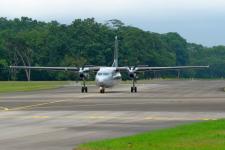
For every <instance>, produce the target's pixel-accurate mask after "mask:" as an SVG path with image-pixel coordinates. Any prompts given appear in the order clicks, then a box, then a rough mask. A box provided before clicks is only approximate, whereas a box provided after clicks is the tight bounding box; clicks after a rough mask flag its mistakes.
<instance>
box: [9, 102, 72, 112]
mask: <svg viewBox="0 0 225 150" xmlns="http://www.w3.org/2000/svg"><path fill="white" fill-rule="evenodd" d="M65 101H71V100H59V101H53V102H46V103H39V104H34V105H27V106H21V107H15V108H9V109H8V110H9V111H15V110H24V109H29V108H33V107H38V106H45V105H50V104H55V103H61V102H65Z"/></svg>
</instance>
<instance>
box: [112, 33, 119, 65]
mask: <svg viewBox="0 0 225 150" xmlns="http://www.w3.org/2000/svg"><path fill="white" fill-rule="evenodd" d="M112 67H118V39H117V36H116V37H115V49H114V61H113V65H112Z"/></svg>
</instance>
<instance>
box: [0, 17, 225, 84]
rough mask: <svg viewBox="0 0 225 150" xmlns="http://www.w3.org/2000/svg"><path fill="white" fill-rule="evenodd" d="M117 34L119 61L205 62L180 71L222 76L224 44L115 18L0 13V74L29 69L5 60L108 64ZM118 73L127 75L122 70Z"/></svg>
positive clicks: (63, 75)
mask: <svg viewBox="0 0 225 150" xmlns="http://www.w3.org/2000/svg"><path fill="white" fill-rule="evenodd" d="M116 35H117V36H118V39H119V65H120V66H136V65H143V64H145V65H148V66H175V65H179V66H180V65H210V69H203V70H188V71H181V72H180V73H181V74H180V75H181V77H191V78H222V77H224V76H225V46H215V47H204V46H202V45H197V44H194V43H188V42H187V41H186V40H185V39H184V38H182V37H181V36H180V35H179V34H178V33H166V34H158V33H154V32H150V31H143V30H141V29H139V28H136V27H132V26H126V25H125V24H124V23H122V22H121V21H119V20H109V21H107V22H106V23H104V24H103V23H98V22H96V21H95V20H94V19H93V18H88V19H84V20H81V19H76V20H74V21H73V22H72V23H71V24H69V25H65V24H60V23H58V22H57V21H52V22H48V23H47V22H40V21H37V20H33V19H31V18H27V17H22V18H20V19H18V18H16V19H13V20H10V19H7V18H0V68H1V69H0V80H26V79H27V76H28V75H29V72H25V71H24V70H10V69H9V68H8V66H10V65H28V66H81V67H82V66H84V65H90V64H91V65H100V66H103V65H104V66H110V65H111V64H112V61H113V50H114V37H115V36H116ZM155 76H158V77H159V76H160V77H176V76H177V71H163V72H154V73H151V72H149V73H145V74H141V75H140V77H142V78H150V77H151V78H152V77H155ZM77 78H78V76H77V75H76V74H74V73H70V72H47V71H32V72H31V80H75V79H77ZM124 79H127V76H125V78H124Z"/></svg>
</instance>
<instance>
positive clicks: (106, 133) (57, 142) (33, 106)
mask: <svg viewBox="0 0 225 150" xmlns="http://www.w3.org/2000/svg"><path fill="white" fill-rule="evenodd" d="M137 86H138V93H130V85H120V86H118V87H115V88H113V89H109V90H107V92H106V93H105V94H100V93H98V89H97V87H95V86H90V87H89V93H85V94H82V93H80V87H79V86H76V85H75V86H72V85H70V86H65V87H63V88H59V89H53V90H43V91H34V92H17V93H10V94H0V149H1V150H20V149H21V150H72V149H73V148H74V147H76V145H77V144H80V143H85V142H89V141H92V140H99V139H105V138H114V137H121V136H127V135H132V134H137V133H141V132H145V131H150V130H155V129H160V128H166V127H174V126H177V125H180V124H184V123H191V122H196V121H204V120H211V119H218V118H225V92H224V91H223V87H225V81H224V80H180V81H179V80H153V81H150V83H148V84H139V85H137Z"/></svg>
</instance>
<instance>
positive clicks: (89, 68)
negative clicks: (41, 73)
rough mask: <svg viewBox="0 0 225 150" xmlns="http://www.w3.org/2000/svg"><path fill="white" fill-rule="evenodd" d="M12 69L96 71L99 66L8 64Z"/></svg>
mask: <svg viewBox="0 0 225 150" xmlns="http://www.w3.org/2000/svg"><path fill="white" fill-rule="evenodd" d="M10 68H12V69H31V70H50V71H71V72H79V71H81V70H82V71H98V70H99V69H100V67H83V68H79V67H36V66H10Z"/></svg>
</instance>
